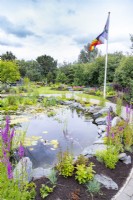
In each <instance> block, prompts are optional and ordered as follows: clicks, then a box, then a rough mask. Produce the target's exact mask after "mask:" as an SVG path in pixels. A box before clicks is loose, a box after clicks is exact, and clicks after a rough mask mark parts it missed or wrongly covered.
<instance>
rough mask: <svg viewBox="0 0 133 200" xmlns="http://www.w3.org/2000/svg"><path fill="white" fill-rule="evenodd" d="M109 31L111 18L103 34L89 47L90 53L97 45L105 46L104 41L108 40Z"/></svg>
mask: <svg viewBox="0 0 133 200" xmlns="http://www.w3.org/2000/svg"><path fill="white" fill-rule="evenodd" d="M108 30H109V16H108V18H107V22H106V24H105V27H104V30H103V32H102V33H101V34H100V35H99V36H98V37H97V38H96V39H95V40H93V41H92V43H91V44H90V46H89V50H90V51H93V50H94V48H95V47H96V46H97V45H99V44H104V40H105V39H106V40H107V39H108Z"/></svg>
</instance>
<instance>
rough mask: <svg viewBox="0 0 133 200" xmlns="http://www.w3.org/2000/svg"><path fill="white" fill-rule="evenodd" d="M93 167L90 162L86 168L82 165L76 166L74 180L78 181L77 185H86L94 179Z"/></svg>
mask: <svg viewBox="0 0 133 200" xmlns="http://www.w3.org/2000/svg"><path fill="white" fill-rule="evenodd" d="M94 166H95V165H94V164H93V163H92V162H91V163H90V164H89V166H88V167H86V166H85V165H84V164H81V165H77V166H76V176H75V178H76V179H77V180H78V181H79V183H80V184H81V183H87V182H88V181H90V180H92V179H93V178H94V173H95V171H94V170H93V167H94Z"/></svg>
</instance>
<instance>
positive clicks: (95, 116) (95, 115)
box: [92, 113, 102, 119]
mask: <svg viewBox="0 0 133 200" xmlns="http://www.w3.org/2000/svg"><path fill="white" fill-rule="evenodd" d="M101 116H102V114H101V113H94V114H93V116H92V117H93V118H94V119H97V118H98V117H101Z"/></svg>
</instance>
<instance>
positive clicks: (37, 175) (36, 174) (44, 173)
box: [32, 167, 52, 180]
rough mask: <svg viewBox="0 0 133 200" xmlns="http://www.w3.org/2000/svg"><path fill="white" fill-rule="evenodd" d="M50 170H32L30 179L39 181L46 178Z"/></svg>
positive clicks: (40, 168)
mask: <svg viewBox="0 0 133 200" xmlns="http://www.w3.org/2000/svg"><path fill="white" fill-rule="evenodd" d="M51 171H52V168H47V169H43V168H42V167H38V168H35V169H33V173H32V177H33V179H34V180H36V179H39V178H41V177H44V176H45V177H48V176H49V175H50V174H51Z"/></svg>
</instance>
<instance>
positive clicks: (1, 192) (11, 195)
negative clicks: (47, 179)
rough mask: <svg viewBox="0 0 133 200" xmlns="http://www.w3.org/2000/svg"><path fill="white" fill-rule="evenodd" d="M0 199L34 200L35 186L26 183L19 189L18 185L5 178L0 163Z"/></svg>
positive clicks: (3, 169) (4, 169)
mask: <svg viewBox="0 0 133 200" xmlns="http://www.w3.org/2000/svg"><path fill="white" fill-rule="evenodd" d="M0 177H1V178H0V199H2V200H4V199H7V200H8V199H15V200H20V199H21V200H32V199H35V195H36V192H35V184H34V183H32V182H31V183H29V184H28V183H27V184H24V185H23V186H22V187H21V188H20V187H19V186H20V183H18V181H17V180H16V181H15V180H13V179H8V178H7V171H6V167H5V166H4V165H3V163H1V162H0Z"/></svg>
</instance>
